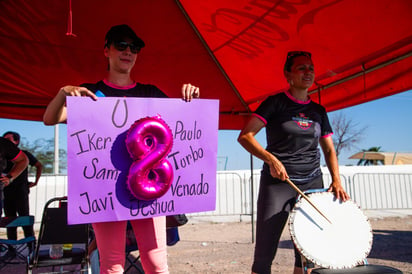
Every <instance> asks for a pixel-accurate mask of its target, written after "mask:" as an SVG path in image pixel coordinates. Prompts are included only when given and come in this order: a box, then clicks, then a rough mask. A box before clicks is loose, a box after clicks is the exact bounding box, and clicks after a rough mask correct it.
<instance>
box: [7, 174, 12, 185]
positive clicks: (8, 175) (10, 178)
mask: <svg viewBox="0 0 412 274" xmlns="http://www.w3.org/2000/svg"><path fill="white" fill-rule="evenodd" d="M6 177H7V178H9V184H11V182H13V176H11V175H10V174H7V175H6Z"/></svg>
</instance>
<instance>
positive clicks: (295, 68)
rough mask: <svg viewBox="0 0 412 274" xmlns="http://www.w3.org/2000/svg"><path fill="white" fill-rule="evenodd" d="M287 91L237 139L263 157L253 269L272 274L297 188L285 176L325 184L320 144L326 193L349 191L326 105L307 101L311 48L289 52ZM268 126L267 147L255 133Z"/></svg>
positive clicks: (303, 184)
mask: <svg viewBox="0 0 412 274" xmlns="http://www.w3.org/2000/svg"><path fill="white" fill-rule="evenodd" d="M284 75H285V77H286V79H287V81H288V83H289V86H290V87H289V90H288V91H286V92H284V93H280V94H276V95H273V96H270V97H268V98H267V99H266V100H265V101H264V102H263V103H262V104H261V105H260V106H259V107H258V109H257V110H256V112H255V113H254V114H253V115H252V116H251V118H250V120H249V121H248V123H247V124H246V125H245V127H244V128H243V130H242V131H241V133H240V135H239V138H238V141H239V143H240V144H241V145H242V146H243V147H244V148H245V149H246V150H247V151H248V152H250V153H252V154H253V155H254V156H256V157H258V158H259V159H261V160H263V161H264V165H263V169H262V173H261V179H260V189H259V197H258V208H257V227H256V246H255V255H254V262H253V266H252V272H253V273H270V269H271V265H272V261H273V259H274V257H275V255H276V250H277V247H278V243H279V239H280V236H281V234H282V231H283V228H284V226H285V224H286V222H287V219H288V216H289V212H290V210H291V209H292V208H293V206H294V204H295V201H296V191H295V190H294V189H293V188H292V187H291V186H290V185H289V184H287V183H286V182H285V180H286V179H287V178H289V179H290V180H291V181H293V182H294V183H296V184H297V186H298V187H299V188H300V189H301V190H303V191H305V190H308V189H319V188H323V180H322V172H321V169H320V152H319V149H318V144H320V146H321V148H322V151H323V153H324V156H325V161H326V164H327V166H328V169H329V172H330V174H331V176H332V183H331V185H330V187H329V189H328V191H332V192H333V193H334V194H335V195H336V197H337V198H338V199H341V200H342V201H347V200H348V199H349V195H348V194H347V193H346V192H345V190H344V189H343V187H342V185H341V182H340V178H339V166H338V160H337V157H336V152H335V148H334V146H333V141H332V137H331V135H332V133H333V132H332V128H331V126H330V124H329V120H328V117H327V114H326V111H325V109H324V108H323V107H322V106H321V105H319V104H317V103H315V102H313V101H311V99H310V98H309V96H308V89H309V88H310V87H311V86H312V84H313V82H314V79H315V72H314V66H313V62H312V58H311V54H310V53H309V52H304V51H294V52H289V53H288V55H287V58H286V63H285V66H284ZM265 126H266V139H267V147H266V149H264V148H263V147H262V146H261V145H260V144H259V143H258V141H257V140H256V139H255V135H256V134H257V133H258V132H259V131H260V130H261V129H262V128H263V127H265ZM294 273H302V263H301V259H300V255H299V252H298V251H297V250H296V249H295V269H294Z"/></svg>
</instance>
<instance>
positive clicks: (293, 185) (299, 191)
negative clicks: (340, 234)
mask: <svg viewBox="0 0 412 274" xmlns="http://www.w3.org/2000/svg"><path fill="white" fill-rule="evenodd" d="M286 182H287V183H288V184H289V185H290V186H291V187H293V189H294V190H296V191H297V192H298V193H299V194H300V196H302V197H303V198H304V199H305V200H306V201H308V203H309V204H310V205H311V206H313V208H314V209H316V211H317V212H319V214H320V215H322V216H323V218H325V219H326V220H327V221H328V222H329V223H330V224H332V222H331V221H330V220H329V219H328V218H327V217H326V216H325V214H323V213H322V211H320V209H319V208H317V207H316V206H315V205H314V204H313V203H312V201H311V200H310V199H309V197H308V196H307V195H306V194H305V193H303V191H302V190H300V189H299V188H298V187H297V186H296V185H295V184H294V183H293V182H292V181H291V180H289V178H286Z"/></svg>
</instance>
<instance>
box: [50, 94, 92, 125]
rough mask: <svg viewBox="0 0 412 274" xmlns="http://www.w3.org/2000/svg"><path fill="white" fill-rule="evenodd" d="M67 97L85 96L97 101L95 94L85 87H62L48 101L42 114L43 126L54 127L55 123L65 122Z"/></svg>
mask: <svg viewBox="0 0 412 274" xmlns="http://www.w3.org/2000/svg"><path fill="white" fill-rule="evenodd" d="M67 96H87V97H90V98H92V99H93V100H95V101H96V100H97V96H96V94H94V93H93V92H91V91H90V90H88V89H87V88H85V87H77V86H64V87H62V88H61V89H60V90H59V91H58V92H57V94H56V96H55V97H54V98H53V99H52V100H51V101H50V103H49V105H48V106H47V108H46V111H45V112H44V114H43V122H44V124H45V125H48V126H50V125H55V124H57V123H63V122H66V120H67V110H66V97H67Z"/></svg>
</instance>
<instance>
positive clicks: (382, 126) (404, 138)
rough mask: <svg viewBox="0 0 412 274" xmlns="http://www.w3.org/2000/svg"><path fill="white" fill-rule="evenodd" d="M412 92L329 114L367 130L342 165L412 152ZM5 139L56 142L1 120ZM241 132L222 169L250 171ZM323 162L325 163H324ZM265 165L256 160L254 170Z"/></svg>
mask: <svg viewBox="0 0 412 274" xmlns="http://www.w3.org/2000/svg"><path fill="white" fill-rule="evenodd" d="M411 107H412V90H410V91H407V92H404V93H399V94H397V95H393V96H389V97H386V98H383V99H379V100H375V101H372V102H369V103H365V104H362V105H358V106H354V107H350V108H347V109H343V110H339V111H334V112H331V113H329V119H330V120H333V118H334V117H335V116H336V115H337V114H339V113H343V114H344V115H345V117H346V118H348V119H352V120H353V121H354V122H355V123H358V125H359V128H363V127H367V128H366V130H365V133H364V137H363V139H362V140H361V142H359V143H358V144H357V146H356V147H355V148H354V149H353V150H351V151H343V152H342V154H341V155H340V157H339V163H340V164H341V165H350V164H352V165H355V164H356V163H357V160H349V159H348V158H349V157H350V156H351V155H352V154H354V153H356V152H359V151H361V150H362V149H368V148H370V147H374V146H380V147H381V150H382V151H387V152H412V140H411V139H412V120H411V116H412V115H411V112H410V109H409V108H411ZM0 127H1V132H0V134H1V135H2V134H3V133H4V132H5V131H7V130H13V131H17V132H19V133H20V134H21V136H22V138H25V139H26V140H28V141H29V142H33V141H34V140H36V139H39V138H45V139H52V138H54V127H53V126H45V125H43V123H42V122H31V121H20V120H9V119H0ZM66 133H67V131H66V125H59V137H60V138H59V144H60V146H61V147H64V148H66V138H67V137H66ZM238 134H239V131H237V130H236V131H233V130H230V131H229V130H222V131H219V140H218V169H220V170H222V169H224V168H226V169H227V170H237V169H249V168H250V156H249V154H248V153H247V152H246V151H245V150H244V149H243V148H242V147H241V146H240V145H239V144H238V142H237V141H236V139H237V136H238ZM257 139H258V140H259V142H260V143H261V144H262V145H264V146H265V144H266V141H265V133H264V130H262V131H261V132H260V133H259V134H258V136H257ZM322 162H323V161H322ZM261 165H262V162H261V161H260V160H257V159H255V160H254V167H255V168H260V167H261Z"/></svg>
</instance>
